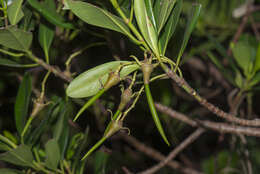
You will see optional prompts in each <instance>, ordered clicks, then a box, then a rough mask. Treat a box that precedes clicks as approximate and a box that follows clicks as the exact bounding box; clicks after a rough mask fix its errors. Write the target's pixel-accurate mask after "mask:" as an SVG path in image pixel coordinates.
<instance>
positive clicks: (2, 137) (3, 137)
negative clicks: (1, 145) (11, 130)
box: [0, 134, 17, 149]
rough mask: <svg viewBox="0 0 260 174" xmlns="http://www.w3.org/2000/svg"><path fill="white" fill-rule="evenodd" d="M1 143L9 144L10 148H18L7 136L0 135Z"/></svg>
mask: <svg viewBox="0 0 260 174" xmlns="http://www.w3.org/2000/svg"><path fill="white" fill-rule="evenodd" d="M0 141H3V142H5V143H6V144H8V145H9V146H11V147H12V148H14V149H15V148H17V145H16V144H14V143H13V142H12V141H11V140H9V139H8V138H6V137H5V136H3V135H1V134H0Z"/></svg>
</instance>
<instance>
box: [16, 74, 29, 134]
mask: <svg viewBox="0 0 260 174" xmlns="http://www.w3.org/2000/svg"><path fill="white" fill-rule="evenodd" d="M31 92H32V79H31V76H30V74H29V73H25V75H24V77H23V81H22V82H21V84H20V86H19V90H18V94H17V96H16V101H15V106H14V113H15V123H16V128H17V130H18V132H19V134H20V135H21V133H22V131H23V128H24V126H25V122H26V116H27V114H28V108H29V102H30V97H31Z"/></svg>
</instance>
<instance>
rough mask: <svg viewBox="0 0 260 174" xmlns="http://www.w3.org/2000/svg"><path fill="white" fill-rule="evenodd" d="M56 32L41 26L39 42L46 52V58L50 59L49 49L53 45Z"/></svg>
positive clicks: (48, 27)
mask: <svg viewBox="0 0 260 174" xmlns="http://www.w3.org/2000/svg"><path fill="white" fill-rule="evenodd" d="M54 35H55V31H54V29H53V28H51V27H50V26H47V25H46V24H43V23H41V24H40V26H39V33H38V40H39V42H40V45H41V47H42V49H43V50H44V54H45V56H46V57H49V49H50V46H51V43H52V41H53V39H54Z"/></svg>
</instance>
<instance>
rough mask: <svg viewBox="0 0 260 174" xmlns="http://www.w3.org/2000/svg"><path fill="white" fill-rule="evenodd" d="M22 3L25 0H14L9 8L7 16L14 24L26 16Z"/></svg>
mask: <svg viewBox="0 0 260 174" xmlns="http://www.w3.org/2000/svg"><path fill="white" fill-rule="evenodd" d="M22 3H23V0H13V1H12V3H11V5H10V6H8V8H7V16H8V19H9V21H10V23H11V24H12V25H16V24H17V23H18V22H19V21H20V20H21V19H22V18H23V16H24V14H23V11H22Z"/></svg>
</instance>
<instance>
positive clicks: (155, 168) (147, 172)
mask: <svg viewBox="0 0 260 174" xmlns="http://www.w3.org/2000/svg"><path fill="white" fill-rule="evenodd" d="M203 132H204V129H203V128H198V129H197V130H196V131H194V132H193V133H192V134H191V135H190V136H189V137H188V138H186V139H185V140H184V141H183V142H182V143H181V144H180V145H178V146H177V147H176V148H175V149H174V150H173V151H172V152H171V153H170V154H169V155H168V156H167V157H166V158H165V159H164V160H163V161H161V162H160V163H158V164H156V165H155V166H153V167H151V168H149V169H147V170H145V171H142V172H140V173H139V174H152V173H155V172H157V171H158V170H160V169H161V168H162V167H164V166H165V165H166V164H167V163H168V162H170V161H171V160H172V159H173V158H175V157H176V156H177V155H178V154H179V153H180V152H181V151H183V150H184V149H185V148H186V147H187V146H189V145H190V144H191V143H193V142H194V141H195V140H196V139H197V138H198V137H199V136H200V135H201V134H202V133H203Z"/></svg>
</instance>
